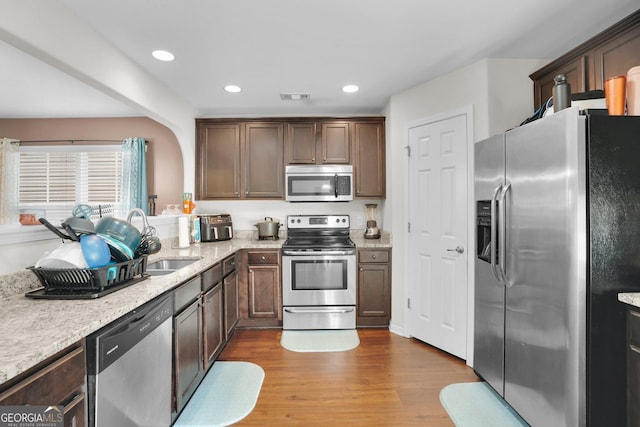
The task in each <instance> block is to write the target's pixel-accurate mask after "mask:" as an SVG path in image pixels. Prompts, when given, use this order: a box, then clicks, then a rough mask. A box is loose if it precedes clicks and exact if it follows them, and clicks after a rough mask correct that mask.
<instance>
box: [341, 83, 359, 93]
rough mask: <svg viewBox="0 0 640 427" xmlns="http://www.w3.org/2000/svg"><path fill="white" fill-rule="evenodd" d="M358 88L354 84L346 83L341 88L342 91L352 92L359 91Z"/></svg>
mask: <svg viewBox="0 0 640 427" xmlns="http://www.w3.org/2000/svg"><path fill="white" fill-rule="evenodd" d="M359 90H360V88H359V87H358V86H356V85H346V86H345V87H343V88H342V91H343V92H344V93H354V92H357V91H359Z"/></svg>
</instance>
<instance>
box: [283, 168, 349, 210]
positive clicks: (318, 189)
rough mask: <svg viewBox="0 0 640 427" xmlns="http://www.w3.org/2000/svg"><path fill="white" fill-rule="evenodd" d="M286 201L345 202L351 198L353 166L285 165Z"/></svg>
mask: <svg viewBox="0 0 640 427" xmlns="http://www.w3.org/2000/svg"><path fill="white" fill-rule="evenodd" d="M285 178H286V179H285V190H286V200H287V201H288V202H347V201H349V200H353V166H351V165H310V166H295V165H294V166H286V167H285Z"/></svg>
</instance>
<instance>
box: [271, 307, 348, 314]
mask: <svg viewBox="0 0 640 427" xmlns="http://www.w3.org/2000/svg"><path fill="white" fill-rule="evenodd" d="M284 311H286V312H287V313H292V314H301V313H321V314H327V313H336V314H342V313H351V312H353V311H354V308H325V309H322V308H308V309H305V308H286V307H285V309H284Z"/></svg>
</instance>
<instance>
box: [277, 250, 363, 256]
mask: <svg viewBox="0 0 640 427" xmlns="http://www.w3.org/2000/svg"><path fill="white" fill-rule="evenodd" d="M355 253H356V251H355V250H353V249H349V250H346V251H314V250H310V251H307V250H301V251H296V250H287V249H284V250H283V251H282V255H290V256H305V255H306V256H310V255H318V256H323V255H355Z"/></svg>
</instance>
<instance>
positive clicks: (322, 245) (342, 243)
mask: <svg viewBox="0 0 640 427" xmlns="http://www.w3.org/2000/svg"><path fill="white" fill-rule="evenodd" d="M282 247H283V249H353V248H355V247H356V245H355V243H353V242H352V241H351V239H349V238H348V237H347V238H343V237H336V238H331V237H320V238H313V237H305V238H291V237H290V238H288V239H287V240H286V241H285V242H284V244H283V245H282Z"/></svg>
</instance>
